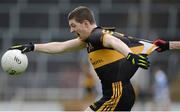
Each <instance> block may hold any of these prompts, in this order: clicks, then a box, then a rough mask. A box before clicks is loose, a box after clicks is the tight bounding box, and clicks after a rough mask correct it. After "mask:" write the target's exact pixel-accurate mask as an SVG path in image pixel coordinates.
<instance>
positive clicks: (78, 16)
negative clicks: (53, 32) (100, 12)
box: [68, 6, 95, 24]
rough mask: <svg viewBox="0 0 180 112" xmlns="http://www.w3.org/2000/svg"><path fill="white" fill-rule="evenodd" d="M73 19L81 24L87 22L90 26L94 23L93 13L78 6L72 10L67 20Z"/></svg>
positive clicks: (86, 8)
mask: <svg viewBox="0 0 180 112" xmlns="http://www.w3.org/2000/svg"><path fill="white" fill-rule="evenodd" d="M71 19H75V20H76V21H77V22H79V23H82V22H83V21H84V20H88V21H89V22H90V23H91V24H94V23H95V19H94V14H93V12H92V11H91V10H90V9H89V8H88V7H85V6H79V7H77V8H75V9H74V10H72V11H71V12H70V13H69V15H68V20H71Z"/></svg>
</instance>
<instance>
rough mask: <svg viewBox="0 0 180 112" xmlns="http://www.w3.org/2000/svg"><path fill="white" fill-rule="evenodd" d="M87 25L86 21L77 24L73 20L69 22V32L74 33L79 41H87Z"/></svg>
mask: <svg viewBox="0 0 180 112" xmlns="http://www.w3.org/2000/svg"><path fill="white" fill-rule="evenodd" d="M88 25H89V24H87V21H84V22H82V23H79V22H77V21H76V20H75V19H71V20H69V26H70V31H71V32H72V33H75V34H76V35H77V36H78V37H79V38H80V39H81V40H85V39H87V38H88V37H89V35H90V31H89V29H88Z"/></svg>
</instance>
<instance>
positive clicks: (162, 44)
mask: <svg viewBox="0 0 180 112" xmlns="http://www.w3.org/2000/svg"><path fill="white" fill-rule="evenodd" d="M153 44H155V45H156V46H158V48H157V49H156V51H158V52H163V51H166V50H169V41H165V40H162V39H157V40H155V41H154V42H153Z"/></svg>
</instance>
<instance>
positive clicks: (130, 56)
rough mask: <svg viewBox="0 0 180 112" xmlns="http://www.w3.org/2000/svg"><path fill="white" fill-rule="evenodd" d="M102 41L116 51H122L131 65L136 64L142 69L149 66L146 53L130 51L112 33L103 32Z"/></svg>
mask: <svg viewBox="0 0 180 112" xmlns="http://www.w3.org/2000/svg"><path fill="white" fill-rule="evenodd" d="M102 41H103V45H104V46H105V47H108V48H113V49H115V50H116V51H118V52H120V53H122V54H123V55H124V56H125V57H126V59H127V60H128V61H130V62H131V63H132V64H133V65H137V66H139V67H141V68H143V69H148V67H149V66H150V62H149V61H148V58H147V55H145V54H139V55H136V54H134V53H132V51H131V49H130V48H129V47H128V46H127V45H126V44H125V43H124V42H123V41H121V40H120V39H118V38H116V37H114V36H112V35H109V34H105V35H104V36H103V40H102Z"/></svg>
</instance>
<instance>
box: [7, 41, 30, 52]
mask: <svg viewBox="0 0 180 112" xmlns="http://www.w3.org/2000/svg"><path fill="white" fill-rule="evenodd" d="M12 49H19V50H21V52H22V53H26V52H31V51H34V44H33V43H27V44H22V45H16V46H12V47H10V48H9V49H8V50H12Z"/></svg>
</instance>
